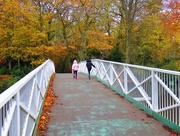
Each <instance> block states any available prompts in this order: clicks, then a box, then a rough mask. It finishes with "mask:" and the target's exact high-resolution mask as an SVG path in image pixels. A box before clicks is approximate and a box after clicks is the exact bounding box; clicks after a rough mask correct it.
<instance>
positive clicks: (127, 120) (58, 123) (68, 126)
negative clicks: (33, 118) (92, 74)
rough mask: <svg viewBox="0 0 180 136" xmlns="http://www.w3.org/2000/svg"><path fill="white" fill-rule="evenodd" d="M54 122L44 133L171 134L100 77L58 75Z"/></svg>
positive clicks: (59, 135)
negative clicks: (76, 77) (106, 84)
mask: <svg viewBox="0 0 180 136" xmlns="http://www.w3.org/2000/svg"><path fill="white" fill-rule="evenodd" d="M53 88H54V93H55V95H56V96H57V99H56V101H55V103H54V106H53V107H52V108H51V110H52V112H51V115H50V121H49V124H48V129H47V131H46V134H43V136H171V131H168V129H166V127H164V125H163V124H161V123H160V122H159V121H157V120H155V119H154V118H152V117H150V116H149V115H147V114H146V113H145V112H144V111H142V110H140V109H138V108H137V107H136V106H134V105H133V104H132V103H130V102H129V101H127V100H126V99H124V98H123V97H121V96H120V95H119V94H117V93H116V92H114V91H112V90H111V89H109V88H108V87H107V86H105V85H104V84H102V83H100V82H99V81H98V80H96V79H93V78H92V79H90V80H89V79H88V77H87V76H86V75H82V74H79V75H78V79H73V78H72V75H71V74H56V77H55V80H54V84H53Z"/></svg>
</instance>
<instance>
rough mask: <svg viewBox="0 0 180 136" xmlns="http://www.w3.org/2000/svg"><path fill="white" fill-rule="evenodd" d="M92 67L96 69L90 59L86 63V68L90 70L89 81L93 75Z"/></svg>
mask: <svg viewBox="0 0 180 136" xmlns="http://www.w3.org/2000/svg"><path fill="white" fill-rule="evenodd" d="M92 66H93V67H94V68H96V67H95V66H94V65H93V64H92V62H91V60H90V59H88V60H87V61H86V67H87V70H88V77H89V79H90V73H91V69H92Z"/></svg>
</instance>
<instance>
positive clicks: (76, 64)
mask: <svg viewBox="0 0 180 136" xmlns="http://www.w3.org/2000/svg"><path fill="white" fill-rule="evenodd" d="M78 70H79V64H78V63H77V60H74V61H73V65H72V73H73V78H75V79H77V72H78Z"/></svg>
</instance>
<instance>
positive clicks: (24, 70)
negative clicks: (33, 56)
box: [0, 65, 35, 93]
mask: <svg viewBox="0 0 180 136" xmlns="http://www.w3.org/2000/svg"><path fill="white" fill-rule="evenodd" d="M34 68H35V67H32V66H26V65H25V66H24V67H18V66H15V67H14V68H13V69H11V70H9V69H7V68H5V67H2V68H1V69H0V72H1V73H0V75H5V74H10V75H12V78H10V79H9V80H2V81H0V93H2V92H3V91H4V90H6V89H7V88H9V87H10V86H12V85H13V84H14V83H16V82H17V81H18V80H20V79H21V78H22V77H24V76H25V75H27V74H28V73H29V72H30V71H32V70H33V69H34Z"/></svg>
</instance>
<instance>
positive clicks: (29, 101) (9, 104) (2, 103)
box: [0, 60, 55, 136]
mask: <svg viewBox="0 0 180 136" xmlns="http://www.w3.org/2000/svg"><path fill="white" fill-rule="evenodd" d="M54 72H55V67H54V63H53V62H52V61H51V60H47V61H46V62H44V63H43V64H42V65H40V66H39V67H37V68H36V69H34V70H33V71H32V72H30V73H29V74H28V75H26V76H25V77H24V78H22V79H21V80H19V81H18V82H17V83H15V84H14V85H12V86H11V87H10V88H8V89H7V90H6V91H4V92H3V93H2V94H0V136H31V135H32V134H33V131H34V128H35V124H36V120H37V118H38V115H39V113H40V109H41V105H42V103H43V99H44V96H45V94H46V91H47V89H48V85H49V81H50V78H51V76H52V74H53V73H54Z"/></svg>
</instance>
